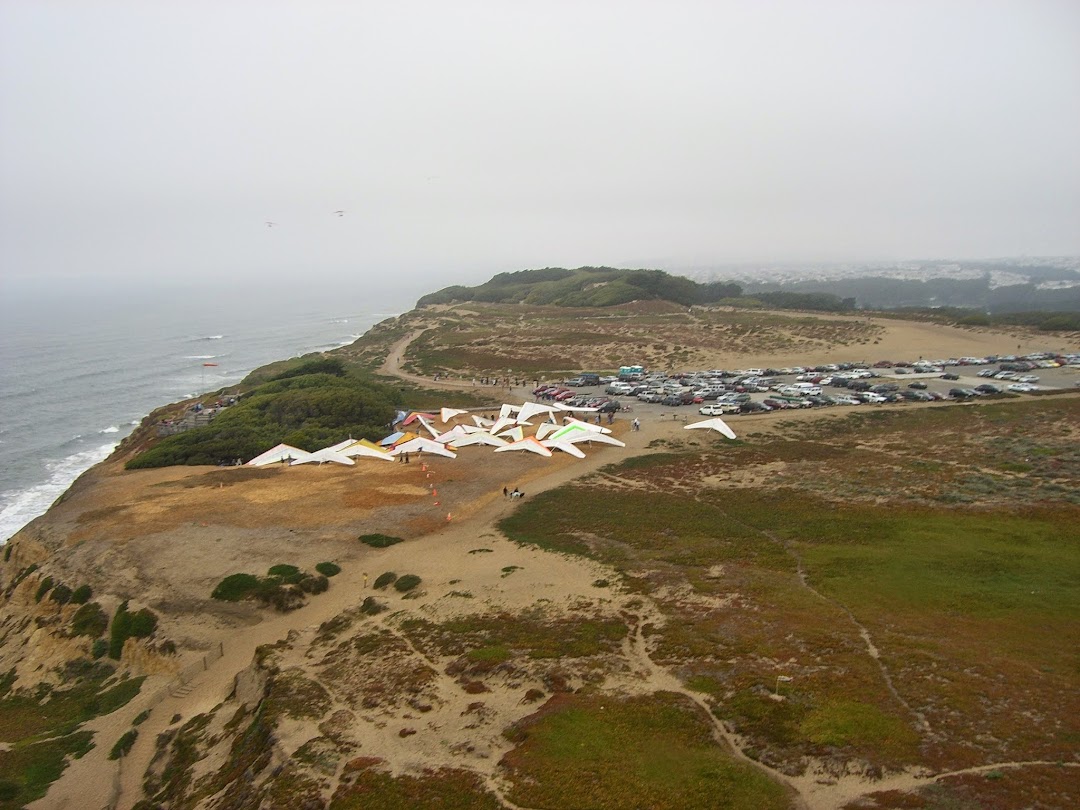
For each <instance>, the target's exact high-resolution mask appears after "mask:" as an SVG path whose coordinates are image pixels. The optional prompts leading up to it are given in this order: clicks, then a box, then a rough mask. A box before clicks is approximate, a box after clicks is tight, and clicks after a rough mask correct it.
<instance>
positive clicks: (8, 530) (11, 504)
mask: <svg viewBox="0 0 1080 810" xmlns="http://www.w3.org/2000/svg"><path fill="white" fill-rule="evenodd" d="M115 448H116V443H115V442H114V443H112V444H103V445H102V446H101V447H95V448H94V449H92V450H83V451H82V452H79V453H74V454H73V455H70V456H68V457H67V458H62V459H60V460H59V461H49V462H46V464H45V469H46V470H47V471H48V474H49V475H48V478H47V479H46V480H45V481H43V482H42V483H40V484H36V485H35V486H32V487H29V488H27V489H24V490H21V491H16V492H5V493H3V495H0V500H2V502H3V504H4V507H3V509H0V543H2V542H7V540H8V539H9V538H10V537H11V536H12V535H13V534H15V532H17V531H19V529H21V528H22V527H23V526H25V525H26V524H27V523H29V522H30V521H31V520H33V519H34V518H36V517H37V516H38V515H40V514H42V513H43V512H44V511H45V510H46V509H48V508H49V507H50V506H51V505H52V502H53V501H55V500H56V499H57V498H59V497H60V496H61V495H62V494H63V493H64V491H65V490H66V489H67V488H68V487H69V486H71V482H72V481H74V480H75V479H76V478H78V477H79V476H80V475H82V474H83V473H84V472H86V471H87V470H88V469H90V468H91V467H93V466H94V465H95V464H97V463H98V462H99V461H103V460H105V459H106V458H107V457H108V455H109V453H111V452H112V451H113V450H114V449H115Z"/></svg>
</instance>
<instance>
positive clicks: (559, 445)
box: [540, 439, 585, 458]
mask: <svg viewBox="0 0 1080 810" xmlns="http://www.w3.org/2000/svg"><path fill="white" fill-rule="evenodd" d="M540 444H542V445H544V447H547V448H549V449H551V450H562V451H563V452H564V453H569V454H570V455H572V456H577V457H578V458H585V454H584V453H583V452H581V450H580V449H578V448H577V447H575V446H574V445H573V444H571V443H570V442H560V441H557V440H552V439H548V440H547V441H542V442H540Z"/></svg>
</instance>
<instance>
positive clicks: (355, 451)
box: [339, 439, 394, 461]
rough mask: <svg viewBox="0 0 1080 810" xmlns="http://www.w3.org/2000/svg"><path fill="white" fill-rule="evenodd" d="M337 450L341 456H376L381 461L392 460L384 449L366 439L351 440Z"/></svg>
mask: <svg viewBox="0 0 1080 810" xmlns="http://www.w3.org/2000/svg"><path fill="white" fill-rule="evenodd" d="M339 452H340V453H341V454H342V455H343V456H348V457H349V458H378V459H382V460H383V461H393V460H394V457H393V456H392V455H390V454H389V453H388V452H387V451H386V450H383V449H382V448H381V447H379V445H377V444H375V443H374V442H369V441H368V440H367V439H361V440H360V441H358V442H353V443H352V444H350V445H349V446H348V447H345V448H342V449H341V450H340V451H339Z"/></svg>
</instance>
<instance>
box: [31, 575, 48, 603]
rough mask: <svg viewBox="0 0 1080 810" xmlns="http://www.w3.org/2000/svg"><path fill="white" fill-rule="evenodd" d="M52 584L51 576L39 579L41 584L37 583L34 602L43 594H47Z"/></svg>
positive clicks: (38, 600)
mask: <svg viewBox="0 0 1080 810" xmlns="http://www.w3.org/2000/svg"><path fill="white" fill-rule="evenodd" d="M52 586H53V578H52V577H45V579H43V580H41V584H40V585H38V589H37V593H35V594H34V601H35V602H40V601H41V599H42V597H43V596H45V594H47V593H48V592H49V591H51V590H52Z"/></svg>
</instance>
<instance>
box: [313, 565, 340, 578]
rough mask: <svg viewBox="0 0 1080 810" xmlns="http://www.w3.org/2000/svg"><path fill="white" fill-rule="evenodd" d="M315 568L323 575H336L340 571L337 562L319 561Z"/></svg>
mask: <svg viewBox="0 0 1080 810" xmlns="http://www.w3.org/2000/svg"><path fill="white" fill-rule="evenodd" d="M315 570H316V571H318V572H319V573H320V574H322V575H323V576H324V577H336V576H337V575H338V574H340V573H341V566H340V565H338V564H337V563H332V562H321V563H316V564H315Z"/></svg>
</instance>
